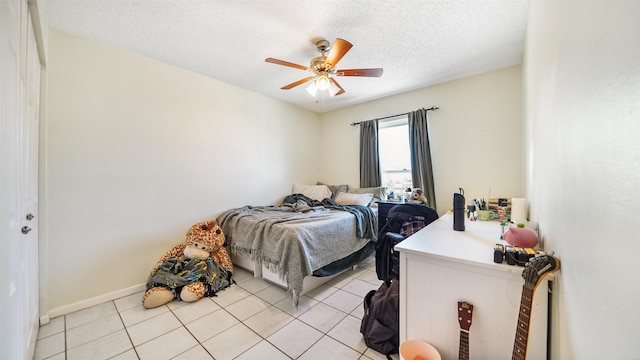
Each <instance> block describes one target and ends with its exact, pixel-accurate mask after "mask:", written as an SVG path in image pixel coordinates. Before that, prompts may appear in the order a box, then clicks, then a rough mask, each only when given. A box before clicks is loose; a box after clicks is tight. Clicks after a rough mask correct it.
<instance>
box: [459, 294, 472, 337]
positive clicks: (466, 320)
mask: <svg viewBox="0 0 640 360" xmlns="http://www.w3.org/2000/svg"><path fill="white" fill-rule="evenodd" d="M472 316H473V305H471V304H469V303H468V302H466V301H458V323H460V329H462V330H466V331H469V328H470V327H471V317H472Z"/></svg>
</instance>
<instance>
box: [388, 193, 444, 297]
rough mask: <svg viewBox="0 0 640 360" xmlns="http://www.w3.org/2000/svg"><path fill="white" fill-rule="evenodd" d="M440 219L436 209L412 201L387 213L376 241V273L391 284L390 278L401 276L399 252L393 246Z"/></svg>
mask: <svg viewBox="0 0 640 360" xmlns="http://www.w3.org/2000/svg"><path fill="white" fill-rule="evenodd" d="M437 219H438V213H437V212H436V210H435V209H433V208H431V207H429V206H425V205H420V204H412V203H404V204H399V205H396V206H394V207H392V208H391V209H389V213H388V214H387V223H386V224H384V227H383V228H382V231H380V236H379V238H378V240H377V242H376V274H377V275H378V279H380V280H383V281H384V282H386V283H387V285H389V280H390V279H399V278H400V266H399V263H400V260H399V254H398V253H397V252H396V251H394V250H393V247H394V246H396V245H397V244H398V243H400V242H401V241H402V240H404V239H405V238H407V237H409V236H411V235H413V234H414V233H415V232H417V231H418V230H420V229H422V228H423V227H425V226H427V225H429V224H431V223H432V222H433V221H434V220H437Z"/></svg>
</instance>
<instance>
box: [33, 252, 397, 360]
mask: <svg viewBox="0 0 640 360" xmlns="http://www.w3.org/2000/svg"><path fill="white" fill-rule="evenodd" d="M234 279H235V280H236V282H237V284H235V285H232V286H231V287H229V288H227V289H225V290H224V291H221V292H219V293H218V296H216V297H211V298H204V299H202V300H200V301H198V302H195V303H183V302H177V301H174V302H171V303H169V304H167V305H164V306H161V307H158V308H155V309H144V308H143V307H142V305H141V304H140V301H141V299H142V295H143V293H137V294H133V295H130V296H127V297H123V298H120V299H117V300H114V301H109V302H106V303H104V304H100V305H97V306H94V307H91V308H89V309H84V310H80V311H77V312H75V313H71V314H68V315H65V316H60V317H57V318H54V319H52V320H51V322H50V323H49V324H47V325H45V326H42V327H41V328H40V331H39V333H38V341H37V343H36V351H35V356H34V359H37V360H40V359H50V360H63V359H69V360H74V359H81V360H85V359H91V360H98V359H117V360H129V359H154V360H158V359H180V360H187V359H193V360H200V359H216V360H222V359H242V360H252V359H269V360H279V359H302V360H313V359H323V360H324V359H340V360H342V359H344V360H349V359H354V360H366V359H372V360H376V359H385V356H384V355H382V354H380V353H378V352H376V351H374V350H371V349H369V348H367V346H366V345H365V343H364V341H363V339H362V334H360V322H361V319H362V315H363V307H362V300H363V298H364V296H365V295H366V294H367V292H369V290H373V289H377V288H378V287H379V286H380V284H381V281H380V280H378V278H377V276H376V272H375V259H374V257H370V258H369V259H367V260H365V261H363V262H362V263H360V264H359V265H358V267H356V269H355V270H348V271H346V272H344V273H343V274H341V275H339V276H337V277H335V278H333V279H331V280H329V281H328V282H327V283H325V284H324V285H321V286H320V287H318V288H316V289H314V290H312V291H310V292H309V293H307V294H306V295H303V296H302V297H301V298H300V302H299V305H298V307H297V308H295V307H294V306H293V305H292V303H291V300H290V298H289V297H288V296H287V292H286V290H285V289H283V288H280V287H278V286H276V285H273V284H270V283H269V282H266V281H264V280H262V279H257V278H254V277H253V274H251V273H250V272H248V271H246V270H243V269H240V268H236V269H235V271H234ZM392 358H393V359H398V358H399V357H398V355H397V354H395V355H392Z"/></svg>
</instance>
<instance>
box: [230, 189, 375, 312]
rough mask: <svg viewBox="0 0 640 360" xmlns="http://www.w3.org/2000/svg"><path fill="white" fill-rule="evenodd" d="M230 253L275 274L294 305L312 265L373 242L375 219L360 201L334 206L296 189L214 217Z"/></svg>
mask: <svg viewBox="0 0 640 360" xmlns="http://www.w3.org/2000/svg"><path fill="white" fill-rule="evenodd" d="M217 221H218V224H219V225H220V227H221V228H222V231H224V233H225V235H226V237H227V241H228V243H229V244H230V248H231V253H232V254H234V255H239V256H249V257H250V258H251V260H253V261H255V262H256V263H258V264H264V265H266V267H267V268H268V269H269V270H270V271H272V272H274V273H277V274H278V275H279V276H280V278H281V279H283V280H284V281H285V282H286V283H287V290H288V292H289V295H290V296H291V299H292V300H293V303H294V304H297V303H298V298H299V296H300V293H301V292H302V281H303V279H304V277H305V276H309V275H311V274H312V273H313V271H314V270H317V269H319V268H321V267H323V266H325V265H328V264H330V263H332V262H334V261H336V260H340V259H342V258H344V257H346V256H348V255H350V254H352V253H354V252H356V251H358V250H360V249H361V248H362V247H364V246H365V245H366V244H367V243H368V242H370V241H375V240H376V238H375V234H376V228H377V219H376V217H375V214H374V213H373V211H372V210H371V209H370V208H368V207H364V206H339V205H337V204H335V202H333V201H332V200H331V199H325V200H324V201H323V202H318V201H314V200H311V199H309V198H307V197H306V196H304V195H300V194H296V195H291V196H288V197H287V198H285V201H284V204H283V205H282V206H245V207H242V208H237V209H231V210H228V211H225V212H223V213H222V214H220V215H219V216H218V218H217Z"/></svg>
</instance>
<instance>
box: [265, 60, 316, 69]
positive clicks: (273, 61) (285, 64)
mask: <svg viewBox="0 0 640 360" xmlns="http://www.w3.org/2000/svg"><path fill="white" fill-rule="evenodd" d="M264 61H266V62H268V63H272V64H276V65H284V66H288V67H292V68H296V69H300V70H307V67H306V66H302V65H298V64H294V63H290V62H288V61H284V60H278V59H274V58H266V59H264Z"/></svg>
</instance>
